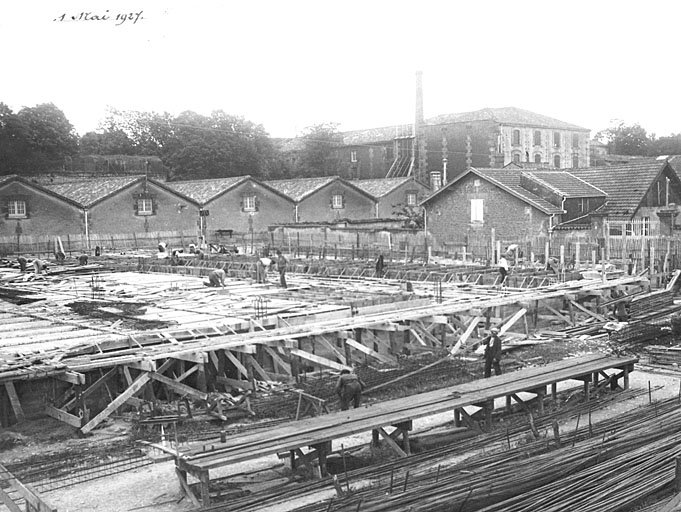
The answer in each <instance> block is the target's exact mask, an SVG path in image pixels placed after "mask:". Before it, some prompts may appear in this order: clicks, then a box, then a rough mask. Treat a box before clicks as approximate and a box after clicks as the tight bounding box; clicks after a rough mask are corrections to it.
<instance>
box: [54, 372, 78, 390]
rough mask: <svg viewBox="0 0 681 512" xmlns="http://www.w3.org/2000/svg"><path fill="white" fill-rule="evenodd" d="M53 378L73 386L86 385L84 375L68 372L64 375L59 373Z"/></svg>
mask: <svg viewBox="0 0 681 512" xmlns="http://www.w3.org/2000/svg"><path fill="white" fill-rule="evenodd" d="M53 377H54V378H55V379H57V380H61V381H64V382H70V383H71V384H75V385H76V386H82V385H84V384H85V374H84V373H79V372H72V371H67V372H64V373H58V374H56V375H53Z"/></svg>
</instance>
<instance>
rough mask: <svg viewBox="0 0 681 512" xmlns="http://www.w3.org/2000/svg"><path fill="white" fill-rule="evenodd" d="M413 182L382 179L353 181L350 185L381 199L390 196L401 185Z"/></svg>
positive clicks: (410, 179)
mask: <svg viewBox="0 0 681 512" xmlns="http://www.w3.org/2000/svg"><path fill="white" fill-rule="evenodd" d="M408 181H412V178H409V177H406V178H380V179H375V180H352V181H351V182H350V183H352V184H353V185H355V186H356V187H359V188H361V189H362V190H364V192H366V193H367V194H369V195H371V196H373V197H375V198H379V197H383V196H384V195H386V194H389V193H390V192H392V191H393V190H395V189H396V188H397V187H399V186H400V185H402V184H404V183H406V182H408Z"/></svg>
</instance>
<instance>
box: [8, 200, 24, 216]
mask: <svg viewBox="0 0 681 512" xmlns="http://www.w3.org/2000/svg"><path fill="white" fill-rule="evenodd" d="M7 216H8V217H9V218H10V219H24V218H26V201H24V200H23V199H10V200H9V201H7Z"/></svg>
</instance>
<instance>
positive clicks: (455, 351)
mask: <svg viewBox="0 0 681 512" xmlns="http://www.w3.org/2000/svg"><path fill="white" fill-rule="evenodd" d="M481 320H482V316H476V317H474V318H473V320H471V322H470V323H469V324H468V326H467V327H466V330H465V331H464V333H463V334H462V335H461V337H460V338H459V341H457V342H456V345H454V346H453V347H452V349H451V350H450V351H449V353H450V354H451V355H456V354H458V353H459V352H460V351H461V348H462V347H463V346H464V345H466V342H467V341H468V338H470V337H471V335H472V334H473V331H474V330H475V328H476V327H477V326H478V324H479V323H480V321H481Z"/></svg>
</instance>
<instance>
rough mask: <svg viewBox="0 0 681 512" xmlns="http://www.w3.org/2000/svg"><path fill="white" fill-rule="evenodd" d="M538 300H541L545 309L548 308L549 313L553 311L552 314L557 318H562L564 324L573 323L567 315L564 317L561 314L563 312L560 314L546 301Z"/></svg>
mask: <svg viewBox="0 0 681 512" xmlns="http://www.w3.org/2000/svg"><path fill="white" fill-rule="evenodd" d="M539 302H541V304H542V306H544V307H545V308H546V309H548V310H549V311H550V312H551V313H553V314H554V315H556V316H557V317H558V318H559V319H561V320H562V321H563V322H565V323H566V324H568V325H574V324H573V323H572V321H571V320H570V319H569V318H568V317H566V316H565V315H563V314H562V313H561V312H560V311H558V310H557V309H554V308H552V307H551V306H549V305H548V304H547V303H546V301H539Z"/></svg>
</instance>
